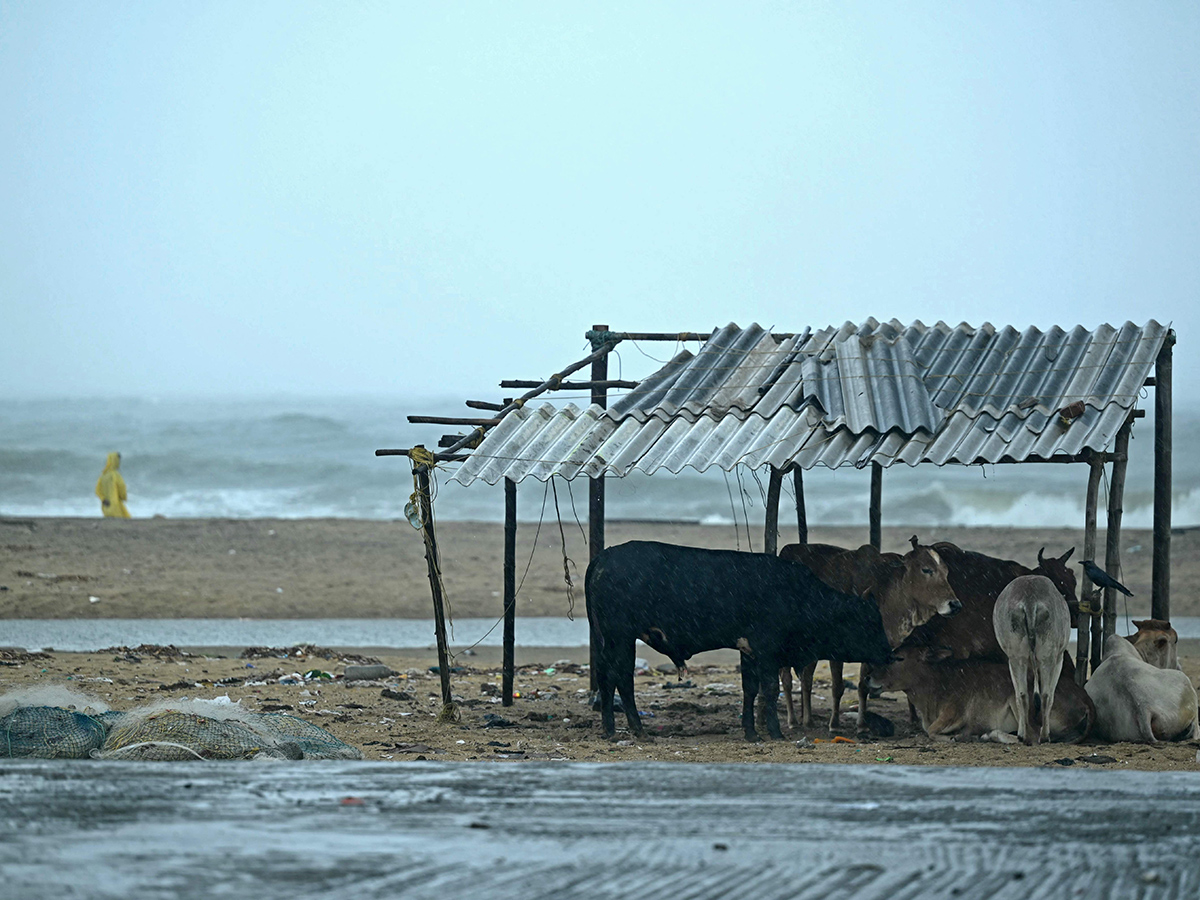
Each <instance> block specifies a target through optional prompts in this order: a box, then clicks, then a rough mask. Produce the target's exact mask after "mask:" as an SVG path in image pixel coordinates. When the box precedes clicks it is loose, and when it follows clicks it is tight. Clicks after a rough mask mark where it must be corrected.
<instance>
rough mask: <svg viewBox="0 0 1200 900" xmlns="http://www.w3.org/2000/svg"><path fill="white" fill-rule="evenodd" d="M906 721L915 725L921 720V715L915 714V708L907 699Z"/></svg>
mask: <svg viewBox="0 0 1200 900" xmlns="http://www.w3.org/2000/svg"><path fill="white" fill-rule="evenodd" d="M908 721H909V724H911V725H916V724H918V723H919V722H920V721H921V717H920V716H918V715H917V708H916V707H915V706H913V703H912V701H911V700H909V701H908Z"/></svg>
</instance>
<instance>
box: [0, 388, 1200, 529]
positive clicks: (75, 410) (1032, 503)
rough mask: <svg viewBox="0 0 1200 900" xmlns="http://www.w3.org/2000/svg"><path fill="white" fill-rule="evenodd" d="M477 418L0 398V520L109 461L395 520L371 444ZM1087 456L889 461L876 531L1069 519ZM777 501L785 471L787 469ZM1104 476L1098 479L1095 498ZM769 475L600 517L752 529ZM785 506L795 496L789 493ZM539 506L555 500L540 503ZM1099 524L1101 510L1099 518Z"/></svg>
mask: <svg viewBox="0 0 1200 900" xmlns="http://www.w3.org/2000/svg"><path fill="white" fill-rule="evenodd" d="M413 413H421V414H432V415H477V413H474V412H472V411H470V410H467V409H465V408H464V407H463V406H462V405H461V400H460V399H458V398H449V397H438V396H411V397H341V398H331V397H298V396H277V397H266V398H257V399H236V398H184V399H180V398H172V399H167V398H154V397H138V398H103V399H96V398H92V399H53V400H50V399H39V400H11V399H8V400H0V516H7V517H19V516H95V515H98V513H99V501H98V500H97V499H96V497H95V495H94V494H93V489H94V487H95V484H96V479H97V477H98V476H99V475H100V471H101V470H102V469H103V467H104V460H105V456H106V454H107V453H108V452H110V451H113V450H116V451H119V452H120V453H121V455H122V464H121V471H122V474H123V475H124V478H125V481H126V483H127V485H128V489H129V502H128V505H129V510H130V513H131V514H132V515H133V516H134V517H135V518H147V517H153V516H165V517H168V518H196V517H219V518H255V517H270V518H306V517H346V518H362V519H399V518H403V517H404V505H405V503H406V502H407V501H408V498H409V495H410V493H411V492H412V489H413V484H412V476H411V471H410V468H409V464H408V461H407V460H406V459H405V458H403V457H376V456H375V450H376V449H377V448H383V447H388V448H394V447H411V446H413V445H414V444H417V443H423V444H425V445H426V446H427V447H430V448H433V447H436V446H437V443H438V438H439V437H440V436H441V435H442V434H443V433H446V432H451V431H455V430H456V429H455V428H453V427H446V426H438V425H411V424H409V423H408V421H407V419H406V416H407V415H409V414H413ZM1152 416H1153V412H1152V411H1151V414H1150V416H1148V417H1147V418H1145V419H1141V420H1139V421H1138V422H1137V424H1136V425H1135V426H1134V437H1133V441H1132V444H1131V455H1130V464H1129V473H1128V480H1127V485H1126V491H1125V514H1124V523H1125V526H1126V527H1131V528H1147V527H1149V526H1150V524H1151V518H1152V497H1153V493H1152V491H1153V480H1152V472H1153V440H1154V437H1153V425H1152ZM1197 438H1200V410H1198V411H1187V410H1179V409H1177V410H1176V411H1175V424H1174V443H1175V447H1176V452H1175V454H1174V498H1173V499H1174V512H1173V522H1174V523H1175V524H1176V525H1177V526H1185V527H1186V526H1192V525H1196V524H1198V523H1200V455H1198V454H1196V453H1193V452H1181V451H1182V450H1183V448H1194V447H1196V446H1200V442H1198V441H1197ZM452 469H453V464H446V465H443V466H442V467H441V468H439V470H438V472H437V477H436V479H435V480H436V494H435V511H436V514H437V515H438V517H439V518H441V519H442V520H459V521H464V520H469V521H500V520H501V519H502V518H503V515H504V499H503V490H502V488H500V487H498V486H497V487H491V486H488V485H485V484H483V483H477V484H475V485H472V486H471V487H469V488H463V487H460V486H459V485H457V484H454V483H451V482H450V481H449V475H450V474H451V473H452ZM869 482H870V478H869V476H868V474H867V472H866V471H864V470H855V469H852V468H844V469H839V470H828V469H823V468H818V469H816V470H813V471H810V472H807V473H805V481H804V485H805V499H806V506H807V509H808V517H809V522H810V523H811V524H814V525H861V524H865V523H866V521H867V508H868V493H869ZM1086 483H1087V470H1086V467H1084V466H1066V465H1020V466H1013V465H1008V466H1003V465H1002V466H983V467H980V466H970V467H967V466H947V467H943V468H935V467H933V466H920V467H917V468H910V467H908V466H905V465H896V466H893V467H891V468H890V469H888V470H886V472H885V474H884V489H883V521H884V524H885V525H887V524H895V525H919V526H1000V527H1031V526H1036V527H1047V526H1067V527H1081V526H1082V523H1083V502H1084V493H1085V488H1086ZM555 487H556V493H557V499H558V503H559V507H560V511H561V515H562V517H563V519H564V520H565V521H570V519H569V518H568V517H569V516H570V515H571V514H572V512H569V511H568V510H571V511H573V514H574V515H575V516H577V517H578V518H579V519H580V520H581V521H582V520H583V519H584V518H586V515H587V486H586V484H585V483H584V481H583V480H582V479H580V480H578V481H576V482H574V483H569V484H568V483H563V482H561V481H557V480H556V484H555ZM784 489H785V494H787V495H790V492H791V481H790V479H785V485H784ZM1106 489H1107V483H1104V484H1102V487H1101V491H1102V498H1103V495H1104V493H1105V491H1106ZM519 491H520V493H519V496H520V498H521V499H520V501H519V504H518V509H519V518H521V519H522V520H526V521H536V520H538V519H539V518H540V517H541V516H542V515H543V514H544V513H543V510H545V509H548V510H549V511H550V512H549V515H551V516H552V515H553V509H554V507H553V503H554V493H552V492H549V491H548V489H547V487H546V485H543V484H542V483H540V482H536V481H533V480H527V481H526V482H524V483H522V485H521V486H520V489H519ZM765 492H766V472H765V470H758V471H752V470H747V469H736V470H735V471H734V472H732V473H725V472H722V471H720V470H719V469H710V470H709V471H707V472H703V473H702V472H695V471H693V470H691V469H685V470H684V471H683V472H682V473H680V474H678V475H671V474H670V473H668V472H659V473H658V474H656V475H655V476H654V477H652V478H651V477H648V476H646V475H643V474H640V473H636V472H635V473H633V474H632V475H630V476H629V477H627V478H621V479H618V478H610V479H608V482H607V513H608V516H609V517H610V518H612V519H633V520H658V521H662V520H669V521H682V522H698V523H704V524H712V525H724V526H728V525H730V524H732V523H734V522H738V523H751V524H753V523H755V522H761V521H762V517H763V509H764V506H765ZM784 502H785V503H788V502H790V496H785V498H784ZM545 504H550V505H549V506H546V505H545ZM1101 524H1102V525H1103V514H1102V515H1101Z"/></svg>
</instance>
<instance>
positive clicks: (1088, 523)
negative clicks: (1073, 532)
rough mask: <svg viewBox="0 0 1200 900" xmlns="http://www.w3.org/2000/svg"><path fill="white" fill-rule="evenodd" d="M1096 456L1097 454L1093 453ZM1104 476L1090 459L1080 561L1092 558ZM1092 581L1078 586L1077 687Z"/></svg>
mask: <svg viewBox="0 0 1200 900" xmlns="http://www.w3.org/2000/svg"><path fill="white" fill-rule="evenodd" d="M1097 456H1098V454H1097ZM1102 474H1104V462H1103V461H1102V460H1100V459H1098V458H1097V459H1093V460H1092V462H1091V464H1090V465H1089V466H1088V483H1087V496H1086V497H1085V499H1084V508H1083V558H1084V559H1095V558H1096V502H1097V497H1098V495H1099V493H1100V476H1101V475H1102ZM1092 590H1093V588H1092V580H1091V579H1090V578H1088V576H1087V572H1084V573H1083V580H1082V581H1081V582H1080V583H1079V601H1080V602H1079V631H1078V632H1077V634H1076V637H1075V681H1076V683H1078V684H1079V686H1080V687H1083V685H1085V684H1086V683H1087V677H1088V657H1089V656H1090V654H1091V636H1092V621H1093V618H1094V617H1093V615H1092V609H1093V607H1092V604H1093V602H1094V601H1095V598H1093V597H1092Z"/></svg>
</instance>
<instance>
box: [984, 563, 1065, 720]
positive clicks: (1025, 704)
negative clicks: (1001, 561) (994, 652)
mask: <svg viewBox="0 0 1200 900" xmlns="http://www.w3.org/2000/svg"><path fill="white" fill-rule="evenodd" d="M992 628H994V629H995V631H996V641H997V642H998V643H999V644H1000V649H1001V650H1003V651H1004V655H1005V656H1007V657H1008V674H1009V677H1010V678H1012V683H1013V691H1014V692H1015V694H1016V696H1015V698H1014V699H1015V701H1016V704H1015V705H1016V712H1017V737H1018V739H1020V740H1022V741H1024V742H1025V743H1032V741H1031V740H1030V739H1029V736H1028V731H1029V709H1030V704H1029V687H1030V682H1031V681H1032V682H1033V690H1034V692H1035V693H1037V694H1039V695H1040V696H1041V699H1042V727H1041V729H1040V730H1039V733H1038V737H1039V740H1041V741H1048V740H1050V711H1051V709H1052V708H1053V707H1054V691H1055V688H1056V687H1057V685H1058V676H1059V673H1060V672H1061V671H1062V664H1063V653H1064V652H1065V651H1066V649H1067V642H1068V641H1069V640H1070V639H1071V611H1070V609H1068V607H1067V601H1066V600H1065V599H1064V598H1063V595H1062V594H1060V593H1059V592H1058V588H1056V587H1055V586H1054V582H1053V581H1051V580H1050V579H1049V578H1047V577H1046V576H1045V575H1022V576H1020V577H1019V578H1014V579H1013V580H1012V581H1010V582H1009V583H1008V586H1007V587H1005V588H1004V590H1002V591H1001V592H1000V596H999V597H997V598H996V606H995V608H994V609H993V610H992Z"/></svg>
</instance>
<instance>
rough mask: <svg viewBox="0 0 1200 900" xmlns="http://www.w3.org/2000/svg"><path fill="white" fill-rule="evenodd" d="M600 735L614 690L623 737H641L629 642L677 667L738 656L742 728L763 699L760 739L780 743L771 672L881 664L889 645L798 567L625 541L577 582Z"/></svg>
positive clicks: (876, 625) (878, 623) (872, 617)
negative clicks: (582, 591) (726, 651)
mask: <svg viewBox="0 0 1200 900" xmlns="http://www.w3.org/2000/svg"><path fill="white" fill-rule="evenodd" d="M585 587H586V591H587V612H588V624H589V625H590V627H591V636H592V642H593V647H594V650H595V656H594V660H593V662H594V664H595V666H596V684H597V687H598V688H599V692H600V717H601V722H602V724H603V728H604V733H605V735H606V736H608V737H612V736H613V735H614V733H615V731H616V724H615V721H614V717H613V690H614V688H615V689H616V690H619V691H620V692H621V703H622V705H623V706H624V708H625V717H626V718H627V719H628V721H629V730H630V731H631V732H633V733H634V734H635V735H640V734H641V733H642V723H641V719H640V718H639V716H638V711H637V706H636V705H635V704H634V699H633V666H634V659H635V645H636V641H638V640H639V639H640V640H642V641H643V642H644V643H646V644H647V645H649V646H651V647H653V648H654V649H655V650H657V651H658V652H659V653H662V654H663V655H665V656H667V657H668V658H669V659H671V661H672V662H674V663H675V664H676V665H677V666H682V665H683V663H684V661H685V660H687V659H688V657H690V656H693V655H695V654H696V653H700V652H701V651H704V650H715V649H718V648H722V647H727V648H730V649H735V650H740V651H741V654H742V700H743V706H742V727H743V729H744V730H745V734H746V739H747V740H751V741H754V740H758V734H757V732H756V731H755V728H754V701H755V698H756V697H757V696H758V695H759V694H760V693H761V694H762V695H763V696H764V697H765V698H766V699H767V703H766V707H765V710H764V712H765V719H766V727H767V732H768V734H769V735H770V736H771V737H773V738H776V739H779V738H782V737H783V733H782V732H781V731H780V729H779V716H778V712H777V710H776V703H777V699H778V696H779V670H780V668H782V667H783V666H794V667H796V668H800V669H803V668H804V667H805V666H806V665H808V664H809V663H810V662H812V661H814V660H817V659H828V658H830V657H833V658H834V659H844V660H847V661H853V662H868V663H877V664H883V663H886V662H887V661H888V660H890V659H891V645H890V644H889V643H888V639H887V634H886V633H885V632H884V629H883V620H882V619H881V618H880V615H879V609H878V607H877V606H876V605H875V604H874V603H864V602H863V601H862V600H860V599H859V598H857V597H852V596H850V595H848V594H842V593H839V592H838V591H835V590H834V589H833V588H831V587H829V586H828V585H826V584H824V583H823V582H822V581H821V580H820V579H819V578H817V576H815V575H814V574H813V573H812V572H810V571H809V570H808V569H807V568H805V567H804V566H798V565H795V564H794V563H790V562H787V561H786V560H782V559H779V558H778V557H776V556H772V555H767V554H762V553H741V552H737V551H733V550H702V549H699V548H696V547H679V546H675V545H673V544H660V543H657V542H654V541H631V542H629V543H627V544H619V545H617V546H615V547H609V548H608V549H606V550H604V551H602V552H601V553H600V554H598V555H597V556H596V558H595V559H593V560H592V562H591V565H589V566H588V569H587V576H586V580H585Z"/></svg>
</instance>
